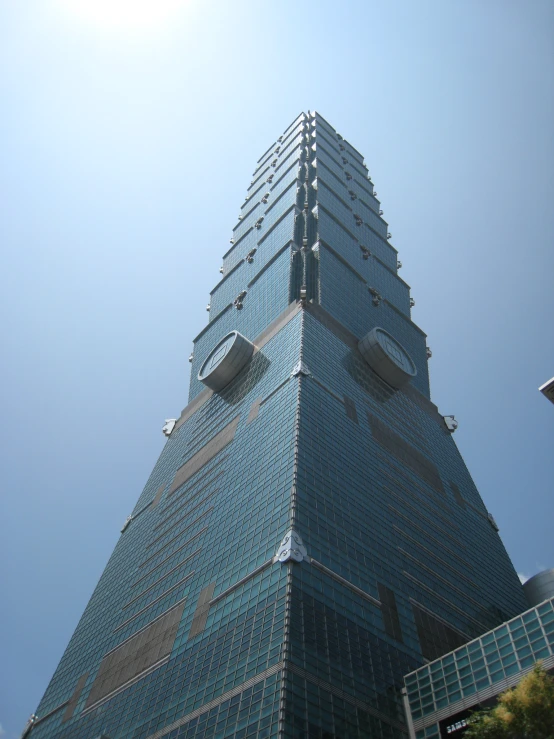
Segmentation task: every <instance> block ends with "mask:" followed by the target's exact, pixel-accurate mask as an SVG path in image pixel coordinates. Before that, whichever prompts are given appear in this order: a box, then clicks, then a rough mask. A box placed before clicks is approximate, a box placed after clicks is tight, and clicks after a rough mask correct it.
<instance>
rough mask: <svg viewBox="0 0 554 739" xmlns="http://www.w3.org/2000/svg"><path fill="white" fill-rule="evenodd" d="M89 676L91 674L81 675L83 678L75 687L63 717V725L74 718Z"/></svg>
mask: <svg viewBox="0 0 554 739" xmlns="http://www.w3.org/2000/svg"><path fill="white" fill-rule="evenodd" d="M88 676H89V673H88V672H85V674H84V675H81V677H80V678H79V680H78V681H77V685H76V686H75V689H74V691H73V695H72V696H71V698H70V699H69V701H68V703H67V708H66V710H65V713H64V715H63V716H62V724H63V723H65V722H66V721H69V719H70V718H72V716H73V712H74V711H75V709H76V708H77V703H78V702H79V698H80V697H81V693H82V692H83V688H84V687H85V683H86V682H87V678H88Z"/></svg>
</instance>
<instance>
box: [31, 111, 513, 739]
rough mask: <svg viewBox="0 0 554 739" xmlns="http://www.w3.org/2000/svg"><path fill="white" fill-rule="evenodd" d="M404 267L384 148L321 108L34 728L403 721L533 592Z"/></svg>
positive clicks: (116, 733) (213, 318) (236, 245)
mask: <svg viewBox="0 0 554 739" xmlns="http://www.w3.org/2000/svg"><path fill="white" fill-rule="evenodd" d="M399 264H400V263H399V261H398V255H397V251H396V249H395V248H394V246H393V244H392V242H391V236H390V232H389V226H388V224H387V223H386V221H385V220H384V219H383V211H382V209H381V205H380V202H379V200H378V199H377V193H376V192H375V190H374V187H373V183H372V181H371V178H370V177H369V175H368V171H367V169H366V166H365V164H364V159H363V157H362V155H361V154H360V153H359V152H358V151H357V150H356V149H355V148H354V147H353V146H352V145H351V144H349V143H348V142H347V141H346V140H345V139H343V138H342V137H341V136H340V135H339V134H338V133H337V132H336V131H335V129H333V128H332V126H330V125H329V124H328V123H327V121H326V120H325V119H324V118H323V117H322V116H321V115H319V114H318V113H314V112H308V113H302V114H300V115H299V116H298V117H297V118H296V119H295V120H294V121H293V122H292V123H291V125H290V126H289V127H288V128H287V129H286V130H285V132H284V133H283V134H282V136H280V137H279V138H278V139H277V140H276V141H275V142H274V143H273V144H272V145H271V146H270V147H269V148H268V149H267V151H266V152H265V153H264V154H263V155H262V157H261V158H260V159H259V161H258V163H257V166H256V169H255V171H254V174H253V179H252V182H251V183H250V186H249V188H248V191H247V197H246V200H245V202H244V204H243V205H242V207H241V210H240V217H239V220H238V222H237V224H236V226H235V228H234V229H233V231H232V238H231V244H230V245H229V248H228V249H227V250H226V252H225V254H224V255H223V264H222V268H221V272H222V274H221V279H220V280H219V282H218V283H217V285H216V286H215V287H214V289H213V290H212V292H211V296H210V301H209V321H208V324H207V326H206V327H205V328H204V329H203V331H201V333H200V334H199V335H198V336H197V337H196V339H195V340H194V350H193V353H192V356H191V361H192V373H191V382H190V393H189V402H188V405H187V406H186V407H185V408H184V410H183V411H182V413H181V415H180V416H179V418H178V419H176V420H175V422H173V421H170V422H168V423H167V424H166V427H165V433H166V434H167V435H168V439H167V441H166V444H165V446H164V449H163V451H162V453H161V455H160V458H159V459H158V461H157V463H156V465H155V467H154V470H153V471H152V474H151V475H150V478H149V479H148V481H147V483H146V486H145V488H144V490H143V492H142V494H141V495H140V497H139V499H138V502H137V504H136V507H135V509H134V511H133V513H132V514H131V516H130V517H129V518H128V519H127V521H126V522H125V525H124V527H123V531H122V534H121V538H120V540H119V542H118V544H117V546H116V547H115V550H114V552H113V554H112V556H111V558H110V560H109V562H108V564H107V566H106V569H105V570H104V573H103V575H102V577H101V579H100V581H99V583H98V585H97V587H96V589H95V591H94V593H93V595H92V597H91V600H90V602H89V604H88V606H87V608H86V610H85V612H84V614H83V616H82V618H81V620H80V622H79V624H78V626H77V628H76V631H75V633H74V635H73V637H72V638H71V641H70V642H69V645H68V647H67V649H66V651H65V653H64V655H63V657H62V659H61V662H60V664H59V665H58V668H57V669H56V671H55V673H54V676H53V678H52V680H51V682H50V685H49V686H48V688H47V690H46V693H45V695H44V697H43V699H42V701H41V703H40V705H39V707H38V709H37V711H36V716H34V717H32V719H31V720H30V723H29V725H28V726H27V727H26V729H25V732H24V734H25V736H31V737H32V739H94V738H97V737H101V736H104V737H109V738H110V739H177V737H179V738H184V737H187V738H188V737H237V738H238V737H281V738H285V737H286V738H288V737H290V738H291V739H292V737H306V738H307V737H321V738H323V737H325V738H326V739H331V738H332V737H337V738H338V737H341V738H342V737H371V738H374V737H379V738H384V737H398V738H399V739H400V737H406V736H407V727H406V723H405V718H404V713H403V707H402V700H401V688H402V685H403V676H404V675H405V674H406V673H409V672H412V671H413V670H415V669H417V668H418V667H419V666H421V665H422V664H423V663H424V662H425V661H428V660H433V659H435V658H437V657H439V656H440V655H442V654H445V653H446V652H448V651H450V650H452V649H454V648H456V647H457V646H459V645H461V644H462V643H464V642H466V641H468V640H470V639H473V638H475V637H476V636H478V635H479V634H481V633H482V632H484V631H487V630H489V629H491V628H493V627H495V626H496V625H498V624H499V623H501V622H502V621H504V620H506V619H508V618H510V617H511V616H514V615H516V614H517V613H519V612H520V611H522V610H524V608H525V607H526V601H525V598H524V595H523V591H522V588H521V585H520V582H519V579H518V577H517V575H516V573H515V571H514V569H513V567H512V564H511V562H510V560H509V558H508V556H507V554H506V551H505V549H504V547H503V545H502V542H501V540H500V538H499V534H498V530H497V527H496V525H495V523H494V519H493V518H492V516H491V515H490V513H489V512H488V511H487V509H486V507H485V505H484V504H483V501H482V500H481V497H480V496H479V493H478V491H477V489H476V488H475V485H474V483H473V481H472V479H471V477H470V474H469V472H468V470H467V469H466V466H465V464H464V462H463V460H462V457H461V456H460V453H459V452H458V449H457V447H456V444H455V442H454V439H453V436H452V431H453V430H454V429H455V425H456V424H455V422H454V420H453V419H451V418H447V419H445V418H443V417H442V416H441V415H440V413H439V412H438V410H437V408H436V406H435V405H434V404H433V403H432V401H431V399H430V392H429V377H428V370H427V363H428V358H429V354H430V352H429V350H428V348H427V343H426V336H425V334H424V332H423V331H422V330H421V329H420V328H419V327H418V326H417V325H416V324H415V323H414V322H413V321H412V319H411V307H412V305H413V301H412V299H411V297H410V288H409V286H408V285H407V284H406V283H405V282H404V280H403V279H401V278H400V276H399V274H398V268H399Z"/></svg>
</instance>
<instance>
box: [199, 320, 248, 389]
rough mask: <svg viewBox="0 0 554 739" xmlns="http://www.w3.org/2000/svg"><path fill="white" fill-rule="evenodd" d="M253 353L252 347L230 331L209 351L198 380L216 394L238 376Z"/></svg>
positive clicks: (240, 336)
mask: <svg viewBox="0 0 554 739" xmlns="http://www.w3.org/2000/svg"><path fill="white" fill-rule="evenodd" d="M253 351H254V345H253V344H252V343H251V342H250V341H248V339H246V338H245V337H244V336H242V334H239V332H238V331H231V333H230V334H227V335H226V336H224V337H223V338H222V339H221V340H220V341H219V342H218V343H217V344H216V345H215V346H214V348H213V349H212V350H211V352H210V353H209V354H208V356H207V358H206V359H205V360H204V362H203V364H202V368H201V369H200V372H199V373H198V379H199V380H200V381H201V382H203V383H204V385H207V386H208V387H209V388H211V389H212V390H215V391H216V392H217V391H219V390H222V389H223V388H224V387H225V386H226V385H228V384H229V383H230V382H231V380H232V379H233V378H234V377H235V376H236V375H238V373H239V372H240V370H241V369H242V368H243V367H244V365H245V364H246V363H247V362H248V360H249V359H250V357H251V356H252V353H253Z"/></svg>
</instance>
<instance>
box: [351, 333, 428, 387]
mask: <svg viewBox="0 0 554 739" xmlns="http://www.w3.org/2000/svg"><path fill="white" fill-rule="evenodd" d="M358 348H359V350H360V352H361V354H362V356H363V358H364V359H365V360H366V362H367V363H368V364H369V366H370V367H371V368H372V369H373V370H374V371H375V372H376V373H377V374H378V375H379V377H381V378H382V379H383V380H385V381H386V382H388V383H389V385H392V387H395V388H401V387H403V386H404V385H406V383H408V382H409V381H410V380H411V379H412V378H413V377H415V376H416V375H417V370H416V366H415V364H414V362H413V360H412V358H411V357H410V355H409V354H408V352H407V351H406V350H405V349H404V347H403V346H402V344H401V343H400V342H399V341H397V340H396V339H395V338H394V337H393V336H391V335H390V334H389V332H388V331H385V329H383V328H379V327H376V328H374V329H372V330H371V331H370V332H369V333H368V334H366V335H365V336H364V338H363V339H362V340H361V341H360V342H359V343H358Z"/></svg>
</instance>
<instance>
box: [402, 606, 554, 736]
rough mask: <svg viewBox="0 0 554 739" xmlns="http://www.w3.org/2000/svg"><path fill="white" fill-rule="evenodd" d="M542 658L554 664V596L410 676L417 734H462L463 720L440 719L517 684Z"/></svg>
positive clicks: (547, 665)
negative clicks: (460, 731)
mask: <svg viewBox="0 0 554 739" xmlns="http://www.w3.org/2000/svg"><path fill="white" fill-rule="evenodd" d="M538 660H541V661H542V663H543V665H544V666H545V668H546V669H550V670H552V669H554V598H550V599H549V600H547V601H545V602H544V603H541V604H540V605H539V606H536V607H535V608H531V609H530V610H529V611H526V612H525V613H522V614H521V615H520V616H517V618H514V619H512V620H511V621H508V622H507V623H505V624H502V626H499V627H497V628H496V629H493V630H492V631H489V632H487V633H486V634H483V636H481V637H479V638H478V639H474V640H473V641H471V642H469V643H468V644H466V645H465V646H463V647H461V648H460V649H456V650H455V651H454V652H450V653H449V654H447V655H446V656H443V657H441V658H440V659H437V660H435V661H434V662H431V663H430V664H429V665H426V666H425V667H421V668H420V669H418V670H416V671H415V672H412V673H411V674H409V675H406V678H405V684H406V694H407V700H408V703H409V711H410V715H411V720H412V723H413V726H414V732H415V736H416V737H417V739H424V737H439V736H441V735H442V734H444V733H447V734H456V733H458V731H459V730H461V729H463V728H464V726H465V721H464V719H462V720H461V721H459V722H456V721H446V722H445V721H444V720H443V721H442V722H440V720H441V719H444V718H449V717H451V716H455V715H457V714H458V713H460V712H461V711H463V710H464V709H467V708H468V707H470V706H472V705H478V704H479V703H480V702H482V701H484V700H487V699H489V698H490V697H491V696H496V695H498V694H499V693H501V692H502V691H504V690H506V689H507V688H509V687H511V686H512V685H515V684H516V683H517V682H519V680H520V679H521V676H522V674H523V673H524V672H526V671H528V670H530V669H532V667H533V666H534V665H535V663H536V662H537V661H538ZM440 723H442V724H446V726H445V727H444V726H441V725H440ZM458 724H459V725H458ZM441 729H442V734H441ZM444 729H446V731H445V730H444Z"/></svg>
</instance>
